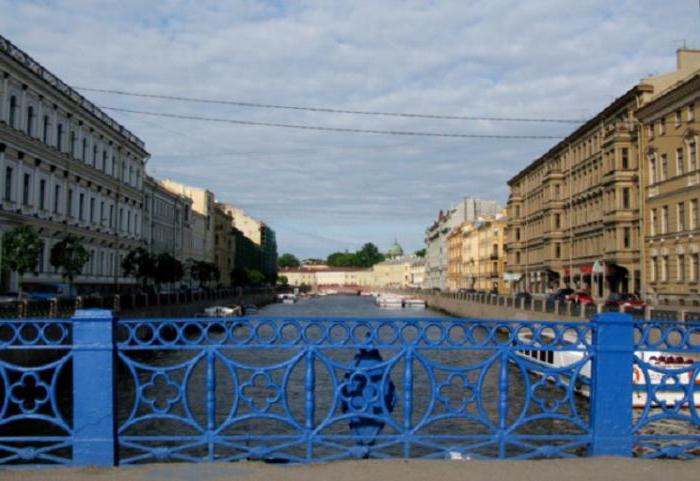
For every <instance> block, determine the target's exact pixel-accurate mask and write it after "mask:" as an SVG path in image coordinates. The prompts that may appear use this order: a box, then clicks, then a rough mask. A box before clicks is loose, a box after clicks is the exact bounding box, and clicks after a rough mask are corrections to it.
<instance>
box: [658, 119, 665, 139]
mask: <svg viewBox="0 0 700 481" xmlns="http://www.w3.org/2000/svg"><path fill="white" fill-rule="evenodd" d="M658 124H659V135H665V134H666V119H665V118H660V119H659V122H658Z"/></svg>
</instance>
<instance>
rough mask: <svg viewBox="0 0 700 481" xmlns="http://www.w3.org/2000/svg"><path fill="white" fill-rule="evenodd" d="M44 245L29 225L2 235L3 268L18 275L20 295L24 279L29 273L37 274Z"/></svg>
mask: <svg viewBox="0 0 700 481" xmlns="http://www.w3.org/2000/svg"><path fill="white" fill-rule="evenodd" d="M43 247H44V243H43V242H42V241H41V239H40V238H39V235H38V234H37V233H36V232H35V231H34V229H32V228H31V227H30V226H28V225H21V226H18V227H15V228H14V229H12V230H9V231H7V232H5V233H4V234H3V235H2V268H3V269H9V270H11V271H13V272H16V273H17V276H18V277H19V288H18V295H21V294H22V277H23V276H24V274H25V273H27V272H30V271H31V272H34V273H35V274H36V272H37V264H38V262H39V256H40V254H41V250H42V249H43Z"/></svg>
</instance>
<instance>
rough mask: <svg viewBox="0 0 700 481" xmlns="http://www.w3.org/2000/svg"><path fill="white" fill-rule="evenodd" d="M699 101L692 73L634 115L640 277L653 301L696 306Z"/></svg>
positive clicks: (699, 82)
mask: <svg viewBox="0 0 700 481" xmlns="http://www.w3.org/2000/svg"><path fill="white" fill-rule="evenodd" d="M699 103H700V74H698V73H696V74H694V75H692V76H691V77H690V78H688V79H686V80H685V81H683V82H682V83H680V84H678V85H675V86H674V87H673V88H671V89H669V90H667V91H666V92H663V93H662V94H661V95H659V96H658V98H656V99H655V100H654V101H653V102H650V103H648V104H647V105H646V106H644V107H642V108H641V109H640V110H639V111H638V112H637V118H638V119H639V121H640V122H641V123H642V130H641V135H642V139H643V144H644V145H645V146H646V148H645V150H644V152H642V169H641V184H642V185H643V188H644V199H645V201H646V202H645V208H644V240H645V253H644V270H645V276H644V277H645V279H646V282H647V294H648V296H649V297H650V298H651V299H652V300H654V301H655V302H658V303H679V304H683V305H696V306H697V305H698V304H700V294H699V292H698V289H699V287H700V160H699V159H698V145H699V144H698V142H699V141H700V131H699V130H698V121H697V115H698V108H697V107H698V104H699Z"/></svg>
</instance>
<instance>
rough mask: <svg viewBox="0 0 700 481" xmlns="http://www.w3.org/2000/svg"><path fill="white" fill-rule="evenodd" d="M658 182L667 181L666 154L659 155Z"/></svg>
mask: <svg viewBox="0 0 700 481" xmlns="http://www.w3.org/2000/svg"><path fill="white" fill-rule="evenodd" d="M660 174H661V175H660V177H661V178H660V179H659V180H666V179H668V156H667V155H666V154H661V172H660Z"/></svg>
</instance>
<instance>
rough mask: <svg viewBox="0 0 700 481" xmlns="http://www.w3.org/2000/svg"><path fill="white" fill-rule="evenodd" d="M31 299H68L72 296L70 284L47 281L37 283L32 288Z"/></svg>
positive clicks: (30, 291)
mask: <svg viewBox="0 0 700 481" xmlns="http://www.w3.org/2000/svg"><path fill="white" fill-rule="evenodd" d="M28 291H29V299H31V300H32V301H46V300H48V299H66V298H69V297H72V296H71V295H70V291H71V289H70V284H64V283H59V282H47V283H43V284H37V285H35V286H33V287H31V288H30V289H28Z"/></svg>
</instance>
